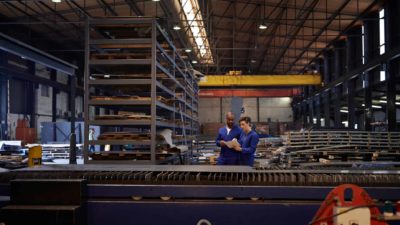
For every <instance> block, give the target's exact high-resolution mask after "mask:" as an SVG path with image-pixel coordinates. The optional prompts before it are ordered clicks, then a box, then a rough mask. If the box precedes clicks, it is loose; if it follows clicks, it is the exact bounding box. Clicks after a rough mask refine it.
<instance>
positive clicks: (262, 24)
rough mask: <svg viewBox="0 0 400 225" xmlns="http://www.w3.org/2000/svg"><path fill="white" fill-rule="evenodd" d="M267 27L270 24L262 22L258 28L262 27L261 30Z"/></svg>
mask: <svg viewBox="0 0 400 225" xmlns="http://www.w3.org/2000/svg"><path fill="white" fill-rule="evenodd" d="M267 28H268V26H267V25H265V24H264V23H261V24H260V25H259V26H258V29H260V30H266V29H267Z"/></svg>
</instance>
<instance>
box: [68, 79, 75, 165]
mask: <svg viewBox="0 0 400 225" xmlns="http://www.w3.org/2000/svg"><path fill="white" fill-rule="evenodd" d="M70 88H71V89H70V92H69V93H70V94H69V96H70V98H69V99H70V102H69V110H70V111H71V118H70V122H71V136H70V152H69V164H76V134H75V92H76V77H75V76H71V78H70Z"/></svg>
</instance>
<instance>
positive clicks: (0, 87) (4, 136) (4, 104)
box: [0, 76, 9, 140]
mask: <svg viewBox="0 0 400 225" xmlns="http://www.w3.org/2000/svg"><path fill="white" fill-rule="evenodd" d="M7 84H8V80H7V79H6V78H5V77H2V76H0V140H8V139H9V135H8V124H7V117H8V115H7V113H8V85H7Z"/></svg>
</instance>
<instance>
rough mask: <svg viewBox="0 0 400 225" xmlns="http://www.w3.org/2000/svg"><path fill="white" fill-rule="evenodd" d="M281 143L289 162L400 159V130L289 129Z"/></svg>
mask: <svg viewBox="0 0 400 225" xmlns="http://www.w3.org/2000/svg"><path fill="white" fill-rule="evenodd" d="M284 143H285V145H286V153H287V154H286V156H287V157H288V159H287V160H288V162H289V163H303V162H321V163H329V162H330V161H335V160H341V161H349V160H352V161H354V160H355V161H357V160H358V161H360V160H361V161H378V160H379V161H398V160H399V159H400V132H362V131H307V132H288V133H287V134H286V135H285V136H284Z"/></svg>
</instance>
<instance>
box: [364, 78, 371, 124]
mask: <svg viewBox="0 0 400 225" xmlns="http://www.w3.org/2000/svg"><path fill="white" fill-rule="evenodd" d="M364 83H365V88H364V114H365V115H364V127H365V131H372V126H371V122H372V116H373V111H372V82H371V73H370V72H367V73H365V74H364Z"/></svg>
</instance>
